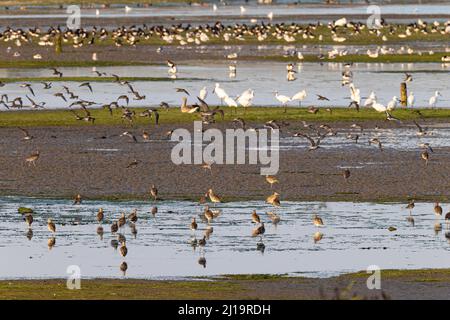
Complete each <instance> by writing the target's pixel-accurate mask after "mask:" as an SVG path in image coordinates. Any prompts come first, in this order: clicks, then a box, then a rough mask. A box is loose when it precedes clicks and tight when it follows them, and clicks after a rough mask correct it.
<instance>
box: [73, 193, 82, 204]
mask: <svg viewBox="0 0 450 320" xmlns="http://www.w3.org/2000/svg"><path fill="white" fill-rule="evenodd" d="M76 204H81V195H80V194H77V195H76V196H75V198H73V205H76Z"/></svg>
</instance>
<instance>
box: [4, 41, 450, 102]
mask: <svg viewBox="0 0 450 320" xmlns="http://www.w3.org/2000/svg"><path fill="white" fill-rule="evenodd" d="M289 48H290V49H291V50H292V48H291V47H286V48H285V49H286V50H288V49H289ZM225 52H226V51H225ZM60 70H61V71H62V72H63V73H64V76H69V77H70V76H80V77H83V76H91V77H92V76H95V74H94V73H93V72H92V69H91V68H61V69H60ZM98 70H99V71H102V72H107V73H108V74H111V73H113V74H118V75H120V76H128V77H148V76H152V77H164V78H167V77H168V74H167V67H166V66H139V67H104V68H98ZM296 70H297V71H298V73H297V80H296V81H291V82H288V81H287V80H286V63H281V62H238V64H237V73H236V77H235V78H230V77H229V72H228V65H227V64H226V63H212V62H206V63H204V64H202V65H199V64H194V63H192V64H187V65H181V66H179V72H178V77H179V78H188V79H189V80H178V81H152V82H139V81H137V82H133V86H134V87H135V88H136V89H137V90H138V91H139V92H140V93H141V94H144V95H146V99H145V100H142V101H134V100H133V99H132V95H130V94H129V96H130V101H131V102H130V105H131V106H142V105H145V106H149V105H150V106H157V105H159V103H160V102H161V101H166V102H168V103H169V104H170V105H171V106H179V104H180V102H181V97H182V96H183V95H182V94H181V93H176V92H175V88H180V87H181V88H186V89H187V90H188V91H190V92H191V97H189V102H190V103H194V102H196V101H195V95H197V94H198V92H199V90H200V89H201V88H202V87H203V86H206V87H207V88H208V91H209V95H208V97H207V99H206V101H207V102H208V103H210V104H212V105H218V104H220V100H219V99H218V98H217V97H216V96H215V95H213V94H212V92H211V91H212V89H213V87H214V84H215V83H216V82H218V83H220V84H221V87H223V88H224V89H225V90H226V92H227V93H228V94H229V95H230V96H231V97H236V96H238V95H239V94H240V93H242V92H243V91H244V90H246V89H248V88H252V89H253V90H254V91H255V97H254V100H253V105H258V106H269V105H271V106H274V105H280V103H279V102H278V101H277V100H276V99H275V97H274V93H273V92H274V91H275V90H278V91H279V93H280V94H281V95H288V96H293V95H294V94H295V93H297V92H298V91H301V90H303V89H306V91H307V94H308V96H307V97H306V99H305V100H304V101H303V103H302V104H303V106H307V105H317V106H347V105H348V104H349V103H350V90H349V88H348V87H347V86H342V84H341V81H342V77H341V72H342V71H343V70H344V66H343V64H341V63H325V64H324V65H320V64H317V63H302V64H299V65H298V66H297V68H296ZM352 70H353V81H354V83H355V85H356V87H357V88H360V90H361V96H362V97H363V100H362V101H364V97H367V96H368V95H369V93H370V92H371V91H374V92H375V93H376V94H377V97H378V100H379V102H380V103H383V104H387V103H388V102H389V101H390V100H391V99H392V97H393V96H394V95H395V96H399V91H400V89H399V87H400V82H401V81H403V79H404V72H409V73H411V74H413V78H414V80H413V81H412V82H411V83H409V85H408V88H409V90H410V91H413V92H414V94H415V97H416V106H419V107H427V106H428V100H429V98H430V97H431V96H432V95H433V94H434V91H435V90H439V91H440V92H441V94H442V97H440V98H439V102H438V104H437V106H438V107H450V104H449V103H448V101H450V81H449V80H450V69H449V67H448V66H446V65H443V64H439V63H395V64H386V63H376V64H374V63H357V64H354V66H353V67H352ZM51 73H52V72H51V71H50V70H47V69H0V77H1V78H15V77H51ZM20 84H21V83H8V84H6V85H5V86H4V87H3V88H0V92H1V93H8V95H10V96H12V97H16V96H21V97H23V98H24V102H26V103H27V104H28V103H29V102H28V100H27V99H26V98H25V95H26V94H28V95H30V93H29V91H28V89H26V88H21V87H20ZM62 85H66V86H68V87H69V88H71V90H72V91H74V92H75V94H77V95H79V96H80V98H82V99H85V100H89V101H92V100H93V101H95V102H97V103H99V104H104V103H109V102H111V101H112V100H114V99H115V98H116V97H118V96H119V95H121V94H127V91H128V88H127V87H126V86H119V85H118V84H116V83H101V82H98V83H92V87H93V89H94V93H93V94H91V93H90V92H89V90H88V89H87V88H79V87H78V86H79V83H76V82H55V83H54V84H53V88H52V89H50V90H43V89H42V88H43V85H42V84H39V83H35V84H33V88H34V89H35V93H36V97H35V98H33V99H34V100H35V101H36V102H42V101H45V102H46V103H47V104H46V108H65V107H66V106H68V105H69V103H67V104H66V103H64V102H63V101H62V100H61V99H60V98H56V97H54V96H53V94H54V93H56V92H61V90H62V89H61V86H62ZM316 94H322V95H325V96H327V97H328V98H329V99H330V100H331V101H318V100H317V97H316ZM289 105H290V106H296V105H298V103H297V102H293V103H290V104H289ZM1 110H4V108H1Z"/></svg>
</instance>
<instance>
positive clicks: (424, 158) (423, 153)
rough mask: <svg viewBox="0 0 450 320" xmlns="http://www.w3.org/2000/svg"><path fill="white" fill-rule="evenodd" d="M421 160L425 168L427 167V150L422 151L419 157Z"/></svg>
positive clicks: (428, 158) (428, 155) (428, 157)
mask: <svg viewBox="0 0 450 320" xmlns="http://www.w3.org/2000/svg"><path fill="white" fill-rule="evenodd" d="M420 156H421V157H422V159H423V160H424V161H425V166H428V160H430V154H429V153H428V151H427V150H424V151H422V153H421V155H420Z"/></svg>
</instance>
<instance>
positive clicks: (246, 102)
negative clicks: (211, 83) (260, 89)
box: [236, 89, 255, 111]
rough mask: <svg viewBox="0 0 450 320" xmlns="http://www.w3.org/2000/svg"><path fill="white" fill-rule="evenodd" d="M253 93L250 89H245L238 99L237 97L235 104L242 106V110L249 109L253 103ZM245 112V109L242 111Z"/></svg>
mask: <svg viewBox="0 0 450 320" xmlns="http://www.w3.org/2000/svg"><path fill="white" fill-rule="evenodd" d="M254 96H255V93H254V91H253V90H252V89H247V90H245V91H244V92H242V93H241V95H240V96H239V97H237V99H236V100H237V103H238V104H240V105H241V106H243V107H244V108H247V107H250V106H251V104H252V101H253V97H254ZM244 111H245V109H244Z"/></svg>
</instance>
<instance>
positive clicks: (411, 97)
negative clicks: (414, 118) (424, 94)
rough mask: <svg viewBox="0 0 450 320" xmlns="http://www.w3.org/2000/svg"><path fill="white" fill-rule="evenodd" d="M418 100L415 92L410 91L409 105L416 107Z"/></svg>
mask: <svg viewBox="0 0 450 320" xmlns="http://www.w3.org/2000/svg"><path fill="white" fill-rule="evenodd" d="M415 101H416V98H415V97H414V92H412V91H411V92H410V93H409V95H408V101H407V102H408V106H409V107H411V108H413V107H414V102H415Z"/></svg>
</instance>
